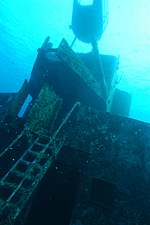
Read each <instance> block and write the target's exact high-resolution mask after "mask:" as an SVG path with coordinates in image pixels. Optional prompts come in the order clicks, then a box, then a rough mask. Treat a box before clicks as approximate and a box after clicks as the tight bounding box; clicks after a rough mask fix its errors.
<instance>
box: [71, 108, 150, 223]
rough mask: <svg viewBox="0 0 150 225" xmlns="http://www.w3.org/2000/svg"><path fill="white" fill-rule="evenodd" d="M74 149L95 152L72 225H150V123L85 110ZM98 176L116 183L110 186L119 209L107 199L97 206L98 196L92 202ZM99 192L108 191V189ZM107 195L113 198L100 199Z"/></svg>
mask: <svg viewBox="0 0 150 225" xmlns="http://www.w3.org/2000/svg"><path fill="white" fill-rule="evenodd" d="M68 145H69V146H71V147H72V148H76V149H80V150H82V151H85V152H88V153H90V156H89V159H88V161H87V162H86V165H85V169H84V171H83V174H82V178H81V180H80V183H79V185H78V191H77V199H76V203H77V204H76V206H75V208H74V213H73V216H72V223H71V224H76V222H77V221H78V220H80V221H81V222H82V223H81V224H87V225H90V224H94V225H97V224H110V223H111V224H114V225H115V224H136V222H137V221H139V223H140V224H148V221H149V219H150V217H149V215H150V208H149V199H150V185H149V184H150V167H149V164H150V160H149V159H150V124H147V123H143V122H140V121H137V120H133V119H130V118H126V117H121V116H117V115H112V114H109V113H104V112H97V111H95V110H93V109H90V108H88V107H84V106H81V108H80V110H79V112H78V113H77V115H76V119H75V120H74V124H73V126H72V130H71V131H70V137H69V140H68ZM94 177H95V178H96V179H100V180H104V181H106V182H108V185H109V183H110V185H109V186H110V187H111V186H112V185H113V184H114V185H115V186H114V185H113V186H114V189H113V190H112V195H111V198H112V202H113V207H112V206H111V207H108V206H109V204H107V201H106V200H107V199H106V198H105V201H104V203H105V204H104V203H103V204H101V203H100V204H97V201H98V200H97V201H96V200H95V199H96V198H95V197H94V198H93V199H94V200H93V199H92V201H91V197H90V195H91V194H90V193H91V188H92V179H93V178H94ZM97 188H99V192H104V190H103V188H102V186H101V187H100V186H98V187H97ZM96 190H97V189H96ZM93 193H94V191H93ZM97 193H98V191H97ZM103 195H106V196H107V193H106V192H104V193H100V194H99V195H98V198H100V197H99V196H103ZM98 198H97V199H98ZM108 202H109V201H108ZM107 205H108V206H107ZM87 212H88V213H87ZM129 222H130V223H129Z"/></svg>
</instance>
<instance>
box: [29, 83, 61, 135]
mask: <svg viewBox="0 0 150 225" xmlns="http://www.w3.org/2000/svg"><path fill="white" fill-rule="evenodd" d="M61 104H62V100H61V99H60V98H59V96H58V95H56V94H55V92H54V91H53V89H52V88H50V87H49V86H48V84H46V83H45V84H44V86H43V88H42V89H41V91H40V93H39V95H38V98H37V99H36V102H35V104H34V106H33V108H32V109H31V111H30V114H29V116H28V118H27V120H26V123H25V127H26V129H29V130H30V131H33V132H35V133H38V134H43V133H44V132H45V130H47V131H50V130H51V128H52V126H53V124H54V122H55V119H56V116H57V113H58V111H59V109H60V107H61Z"/></svg>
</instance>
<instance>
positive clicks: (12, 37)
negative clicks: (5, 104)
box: [0, 0, 150, 123]
mask: <svg viewBox="0 0 150 225" xmlns="http://www.w3.org/2000/svg"><path fill="white" fill-rule="evenodd" d="M84 2H85V0H84ZM72 4H73V0H63V1H62V0H57V1H56V0H36V1H35V0H1V1H0V92H17V91H18V90H19V89H20V87H21V85H22V83H23V81H24V79H28V80H29V78H30V73H31V70H32V67H33V64H34V61H35V59H36V56H37V51H36V50H37V49H38V48H39V47H40V46H41V45H42V44H43V41H44V40H45V38H46V37H47V36H48V35H49V36H50V41H51V42H52V43H53V47H57V46H58V45H59V43H60V41H61V40H62V38H63V37H64V38H65V39H66V40H67V41H68V43H69V44H71V43H72V41H73V39H74V35H73V32H72V30H70V29H69V25H70V24H71V15H72ZM149 12H150V2H149V0H132V1H130V0H126V1H124V0H109V22H108V26H107V28H106V30H105V32H104V34H103V36H102V39H101V40H100V41H99V51H100V53H102V54H110V55H115V56H117V57H119V61H120V64H119V70H118V77H122V79H121V81H120V83H119V84H118V85H117V88H119V89H121V90H124V91H127V92H129V93H131V94H132V106H131V113H130V117H131V118H135V119H138V120H142V121H145V122H149V123H150V30H149ZM73 50H74V51H76V52H88V51H90V50H91V46H90V45H89V44H84V43H82V42H80V41H76V42H75V45H74V46H73Z"/></svg>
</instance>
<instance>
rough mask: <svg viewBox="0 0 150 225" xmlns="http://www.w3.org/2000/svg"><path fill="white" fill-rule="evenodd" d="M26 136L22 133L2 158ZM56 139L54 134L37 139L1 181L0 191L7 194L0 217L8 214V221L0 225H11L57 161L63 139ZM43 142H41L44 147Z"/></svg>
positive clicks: (1, 207)
mask: <svg viewBox="0 0 150 225" xmlns="http://www.w3.org/2000/svg"><path fill="white" fill-rule="evenodd" d="M25 132H26V131H22V133H21V134H20V135H19V137H17V138H16V139H15V140H14V141H13V144H10V145H9V146H8V148H7V149H5V150H4V151H3V154H5V153H6V152H7V150H8V149H9V148H10V147H13V145H14V144H15V143H16V142H17V141H18V140H19V139H20V138H21V137H22V135H24V134H25ZM56 135H57V134H56V133H54V134H53V135H52V136H51V137H49V138H47V139H46V138H45V137H37V138H36V139H35V140H34V142H33V143H32V144H31V145H30V146H29V147H28V148H27V149H25V151H24V154H23V155H22V156H21V157H20V158H19V160H18V161H17V162H16V163H15V164H14V165H13V166H12V167H11V169H10V170H9V171H8V172H7V174H6V175H5V176H4V177H3V178H2V179H1V181H0V187H1V188H2V189H5V190H6V191H7V192H8V193H9V194H8V197H7V199H3V198H1V199H0V214H1V215H4V214H5V211H7V218H4V219H3V221H0V224H13V223H14V221H15V219H16V217H17V216H18V215H19V213H20V212H21V210H22V209H23V207H24V206H25V204H26V202H27V201H28V199H29V198H30V196H31V195H32V194H33V192H34V190H35V188H36V187H37V186H38V184H39V182H40V181H41V179H42V178H43V176H44V174H45V173H46V171H47V170H48V168H49V167H50V165H51V163H52V162H53V160H54V159H55V158H56V157H57V154H58V152H59V151H60V149H61V147H62V146H63V145H64V142H65V136H62V137H56ZM42 140H44V143H43V141H42ZM3 154H1V156H2V155H3ZM1 217H3V216H1ZM1 220H2V219H1Z"/></svg>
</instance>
